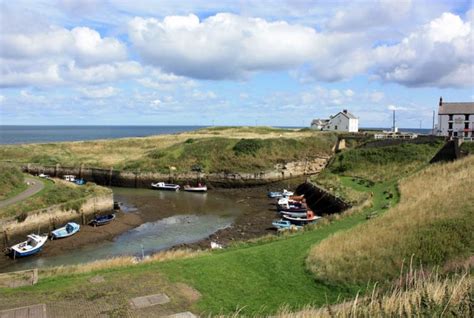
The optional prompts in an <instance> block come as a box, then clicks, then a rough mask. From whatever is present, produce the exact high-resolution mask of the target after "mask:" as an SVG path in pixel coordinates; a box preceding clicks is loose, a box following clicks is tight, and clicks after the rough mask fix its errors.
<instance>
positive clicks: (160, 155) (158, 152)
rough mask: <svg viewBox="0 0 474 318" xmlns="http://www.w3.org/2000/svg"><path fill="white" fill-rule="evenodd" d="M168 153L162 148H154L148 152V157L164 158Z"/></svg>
mask: <svg viewBox="0 0 474 318" xmlns="http://www.w3.org/2000/svg"><path fill="white" fill-rule="evenodd" d="M165 155H166V154H165V153H164V152H163V151H161V150H152V151H150V152H149V153H148V157H149V158H151V159H160V158H163V157H164V156H165Z"/></svg>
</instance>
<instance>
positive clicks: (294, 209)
mask: <svg viewBox="0 0 474 318" xmlns="http://www.w3.org/2000/svg"><path fill="white" fill-rule="evenodd" d="M307 211H308V209H307V208H306V207H305V206H294V205H290V206H288V207H285V206H278V212H280V213H281V212H295V213H303V212H304V213H306V212H307Z"/></svg>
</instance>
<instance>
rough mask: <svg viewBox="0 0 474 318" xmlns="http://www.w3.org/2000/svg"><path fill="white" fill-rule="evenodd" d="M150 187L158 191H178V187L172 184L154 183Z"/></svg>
mask: <svg viewBox="0 0 474 318" xmlns="http://www.w3.org/2000/svg"><path fill="white" fill-rule="evenodd" d="M151 187H152V188H154V189H158V190H168V191H178V190H179V188H180V187H179V185H177V184H173V183H164V182H156V183H152V184H151Z"/></svg>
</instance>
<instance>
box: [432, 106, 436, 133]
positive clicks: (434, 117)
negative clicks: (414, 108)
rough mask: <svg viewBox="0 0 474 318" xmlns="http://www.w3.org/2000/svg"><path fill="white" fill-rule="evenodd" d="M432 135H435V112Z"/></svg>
mask: <svg viewBox="0 0 474 318" xmlns="http://www.w3.org/2000/svg"><path fill="white" fill-rule="evenodd" d="M432 134H433V135H435V111H434V110H433V129H432Z"/></svg>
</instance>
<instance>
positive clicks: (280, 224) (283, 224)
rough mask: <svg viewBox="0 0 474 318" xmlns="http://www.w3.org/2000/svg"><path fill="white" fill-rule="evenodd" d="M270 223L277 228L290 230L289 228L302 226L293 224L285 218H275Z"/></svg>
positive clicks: (297, 228)
mask: <svg viewBox="0 0 474 318" xmlns="http://www.w3.org/2000/svg"><path fill="white" fill-rule="evenodd" d="M272 225H273V227H274V228H276V229H277V230H291V229H295V230H300V229H301V228H302V226H300V225H295V224H293V223H291V222H290V221H287V220H275V221H273V222H272Z"/></svg>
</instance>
